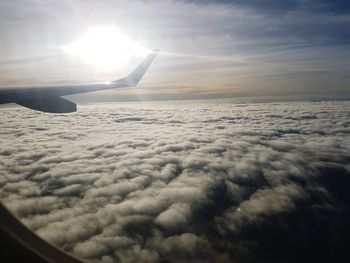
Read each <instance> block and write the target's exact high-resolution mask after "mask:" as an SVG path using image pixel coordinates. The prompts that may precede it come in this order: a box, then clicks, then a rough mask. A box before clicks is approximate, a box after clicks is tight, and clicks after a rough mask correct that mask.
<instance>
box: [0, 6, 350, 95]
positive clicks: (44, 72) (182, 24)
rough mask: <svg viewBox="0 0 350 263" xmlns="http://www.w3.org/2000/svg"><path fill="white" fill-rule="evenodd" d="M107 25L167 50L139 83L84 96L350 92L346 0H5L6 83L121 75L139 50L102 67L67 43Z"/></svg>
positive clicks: (2, 72) (1, 20)
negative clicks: (66, 49) (76, 53)
mask: <svg viewBox="0 0 350 263" xmlns="http://www.w3.org/2000/svg"><path fill="white" fill-rule="evenodd" d="M108 26H113V27H115V28H117V29H118V31H120V32H121V33H123V34H125V35H127V36H128V37H129V38H130V39H132V40H133V41H135V42H138V43H142V45H143V46H145V47H147V48H149V49H155V48H159V49H160V50H161V52H160V53H159V56H158V57H157V60H156V61H155V62H154V64H153V65H152V67H151V68H150V70H149V72H147V74H146V76H145V78H144V79H143V80H142V82H141V83H140V87H139V89H129V90H128V89H125V90H120V91H105V92H99V93H97V94H96V93H94V94H89V95H84V96H82V97H80V98H81V99H84V98H85V99H92V100H93V99H97V100H98V99H102V100H103V99H104V98H106V97H109V98H114V99H117V98H118V97H119V98H122V99H125V100H127V99H128V98H129V99H130V98H141V99H142V98H163V99H167V98H174V97H177V98H188V97H190V98H192V97H195V96H209V97H210V96H212V97H215V96H220V95H221V96H228V95H229V96H238V95H276V94H277V95H285V94H325V95H330V94H333V95H334V94H340V95H342V94H349V83H350V79H349V78H350V77H349V76H350V72H349V71H350V70H349V69H350V62H349V61H350V59H349V58H350V3H349V2H348V1H346V0H335V1H326V0H286V1H272V0H265V1H257V0H248V1H243V0H232V1H185V0H183V1H182V0H181V1H175V0H173V1H171V0H165V1H152V0H148V1H146V0H144V1H135V0H132V1H112V0H103V1H78V0H73V1H66V0H63V1H52V0H47V1H38V0H29V1H24V0H15V1H1V3H0V34H1V42H0V52H1V54H2V55H1V59H0V87H13V86H41V85H64V84H72V83H87V82H99V81H106V80H113V79H116V78H119V77H122V76H124V75H125V74H126V73H127V72H129V71H130V70H131V69H132V68H133V67H135V66H136V65H137V64H138V63H139V62H140V61H142V57H133V58H132V59H130V60H129V61H128V63H125V64H121V65H119V66H116V67H115V68H109V69H103V68H98V67H96V66H95V65H92V64H91V63H90V64H89V63H86V62H85V61H84V60H82V59H79V58H77V57H76V56H70V55H69V54H66V53H65V52H63V50H62V47H63V46H65V45H67V44H69V43H72V42H74V41H75V40H76V39H78V38H79V36H81V35H83V34H84V33H85V32H87V31H88V30H89V29H91V28H94V27H108Z"/></svg>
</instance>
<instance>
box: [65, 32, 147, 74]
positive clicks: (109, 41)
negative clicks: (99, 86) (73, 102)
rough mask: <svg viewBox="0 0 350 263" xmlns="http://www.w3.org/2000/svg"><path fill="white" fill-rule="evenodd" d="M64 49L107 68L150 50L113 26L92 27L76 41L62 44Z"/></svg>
mask: <svg viewBox="0 0 350 263" xmlns="http://www.w3.org/2000/svg"><path fill="white" fill-rule="evenodd" d="M62 49H63V51H64V52H65V53H67V54H70V55H73V56H78V57H79V58H81V59H82V60H83V61H84V62H85V63H87V64H91V65H93V66H96V67H97V68H99V69H106V70H110V69H115V68H116V67H118V66H119V67H120V66H122V65H124V64H125V63H126V62H127V61H128V60H129V59H131V58H132V57H139V56H145V55H146V54H148V53H149V52H150V50H149V49H147V48H145V47H144V46H143V45H142V44H141V43H138V42H135V41H133V40H132V39H131V38H130V37H129V36H127V35H125V34H123V33H121V32H120V31H118V30H117V29H116V28H115V27H113V26H99V27H93V28H90V29H89V30H88V31H87V32H86V33H85V34H83V35H82V36H80V37H79V38H78V39H77V40H75V41H74V42H72V43H70V44H67V45H64V46H62Z"/></svg>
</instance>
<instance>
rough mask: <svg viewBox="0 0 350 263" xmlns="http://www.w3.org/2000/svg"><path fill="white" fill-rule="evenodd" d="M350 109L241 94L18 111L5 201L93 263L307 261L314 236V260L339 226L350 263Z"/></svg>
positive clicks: (4, 171)
mask: <svg viewBox="0 0 350 263" xmlns="http://www.w3.org/2000/svg"><path fill="white" fill-rule="evenodd" d="M349 109H350V104H349V102H348V101H334V102H327V101H324V102H285V103H242V102H240V103H238V104H237V103H235V102H234V101H231V100H223V101H215V100H213V101H187V102H186V101H185V102H184V101H173V102H171V104H170V103H169V102H157V103H155V102H152V103H121V104H119V105H113V104H96V105H84V106H81V108H80V110H79V112H77V113H74V114H69V115H49V114H42V113H38V112H34V111H30V110H27V109H22V108H12V109H7V110H6V111H4V112H3V114H2V115H1V117H0V121H1V123H3V124H4V127H3V128H2V129H1V130H0V135H1V136H0V146H1V151H0V155H1V158H0V197H1V199H2V201H3V202H4V203H5V204H6V205H7V206H8V207H9V208H10V209H11V211H13V212H14V213H15V214H16V215H17V216H18V217H19V218H21V220H22V221H23V222H24V223H25V224H26V225H27V226H29V227H30V228H31V229H33V230H34V231H35V232H36V233H38V234H39V235H40V236H42V237H43V238H45V239H46V240H48V241H50V242H53V243H54V244H56V245H58V246H60V247H62V248H63V249H64V250H66V251H69V252H71V253H73V254H75V255H77V256H78V257H81V258H83V259H85V260H88V261H91V262H113V261H115V260H119V261H121V262H133V261H138V262H157V261H169V262H188V261H189V260H199V261H204V262H205V261H208V262H214V261H215V262H231V261H233V260H240V259H241V260H242V261H243V262H254V261H256V260H257V259H266V260H270V259H271V258H269V255H266V254H264V253H263V251H262V250H263V249H265V250H266V251H268V252H270V253H272V254H273V253H277V252H276V251H281V253H282V252H283V253H284V255H285V256H290V257H293V256H292V253H293V255H296V256H298V255H299V256H302V254H303V253H304V252H303V251H302V250H300V249H299V250H298V246H293V245H296V244H299V243H302V244H304V243H303V242H304V241H305V242H306V241H307V242H308V243H307V244H306V243H305V246H306V247H307V248H308V251H309V252H308V253H315V252H316V251H317V248H318V247H319V246H322V245H324V244H325V243H322V242H326V243H327V242H328V240H332V235H333V234H332V233H334V231H335V233H337V235H338V237H339V238H340V239H339V240H340V241H339V240H338V241H334V242H333V243H331V244H329V247H330V248H332V249H334V250H335V251H336V252H337V255H338V256H340V257H341V256H342V255H344V253H345V252H344V251H343V250H342V247H341V246H340V245H339V242H343V241H344V240H345V236H344V235H343V234H342V233H343V232H344V231H347V220H346V216H345V215H346V213H348V211H349V208H348V206H347V203H346V202H347V200H349V199H347V198H349V197H348V194H347V190H346V189H345V188H344V186H345V185H348V184H347V183H348V181H347V180H348V179H347V178H349V170H350V169H349V156H350V141H349V136H348V132H347V129H346V128H347V127H348V112H349ZM133 116H137V118H138V120H137V121H133V120H131V119H130V118H131V117H133ZM116 119H118V120H123V121H118V122H116V121H115V120H116ZM127 119H128V121H126V120H127ZM19 133H21V135H20V136H18V135H19ZM320 218H321V219H322V220H323V221H322V220H321V219H320ZM272 225H273V226H274V227H272ZM325 225H326V226H332V227H333V230H332V229H329V228H328V227H325ZM305 228H307V229H309V230H310V231H311V232H312V233H321V234H322V235H323V236H325V238H324V239H319V238H317V236H316V235H314V234H308V232H303V230H305ZM275 230H276V232H274V231H275ZM311 232H310V233H311ZM272 233H273V235H274V237H275V239H274V238H271V235H272ZM294 233H297V235H299V236H297V237H295V236H294ZM286 236H289V237H290V240H291V241H290V242H291V243H288V244H287V241H286V240H287V238H286ZM293 238H294V239H293ZM276 240H279V241H276ZM281 240H282V241H281ZM283 240H285V241H283ZM288 240H289V239H288ZM311 241H312V242H311ZM288 242H289V241H288ZM337 242H338V243H337ZM254 244H255V245H254ZM284 244H285V245H286V247H289V250H288V249H286V248H285V247H283V245H284ZM327 244H328V243H327ZM332 244H333V245H332ZM334 244H336V245H337V246H336V247H335V245H334ZM327 246H328V245H327ZM276 247H278V248H279V249H277V250H276V249H274V250H272V248H276ZM291 247H292V248H291ZM294 247H295V248H294ZM325 253H326V252H325ZM272 254H271V255H272ZM321 254H322V253H321ZM321 254H320V255H321ZM278 255H279V254H278V253H277V254H276V258H277V259H281V257H279V256H278ZM304 255H305V253H304ZM322 255H323V254H322ZM298 259H300V258H298Z"/></svg>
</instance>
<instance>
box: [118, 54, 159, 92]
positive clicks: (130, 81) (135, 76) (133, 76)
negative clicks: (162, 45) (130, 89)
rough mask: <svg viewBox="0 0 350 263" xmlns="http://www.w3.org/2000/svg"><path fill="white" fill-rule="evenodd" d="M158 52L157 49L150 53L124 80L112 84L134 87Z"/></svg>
mask: <svg viewBox="0 0 350 263" xmlns="http://www.w3.org/2000/svg"><path fill="white" fill-rule="evenodd" d="M158 51H159V49H155V50H153V51H152V53H151V54H149V55H148V56H147V57H146V58H145V60H144V61H142V62H141V64H140V65H139V66H138V67H137V68H136V69H135V70H134V71H133V72H131V73H130V74H129V75H128V76H126V77H125V78H122V79H119V80H116V81H114V82H120V83H127V85H128V86H136V85H137V83H139V81H140V80H141V78H142V77H143V75H144V74H145V72H146V71H147V69H148V68H149V66H150V65H151V63H152V61H153V59H154V58H155V57H156V55H157V52H158Z"/></svg>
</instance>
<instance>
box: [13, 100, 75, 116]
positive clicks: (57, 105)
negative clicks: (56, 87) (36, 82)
mask: <svg viewBox="0 0 350 263" xmlns="http://www.w3.org/2000/svg"><path fill="white" fill-rule="evenodd" d="M16 103H17V104H19V105H21V106H24V107H27V108H30V109H33V110H37V111H43V112H50V113H68V112H75V111H77V105H76V104H75V103H74V102H71V101H69V100H66V99H63V98H61V97H48V98H45V99H33V100H25V101H18V102H16Z"/></svg>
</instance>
